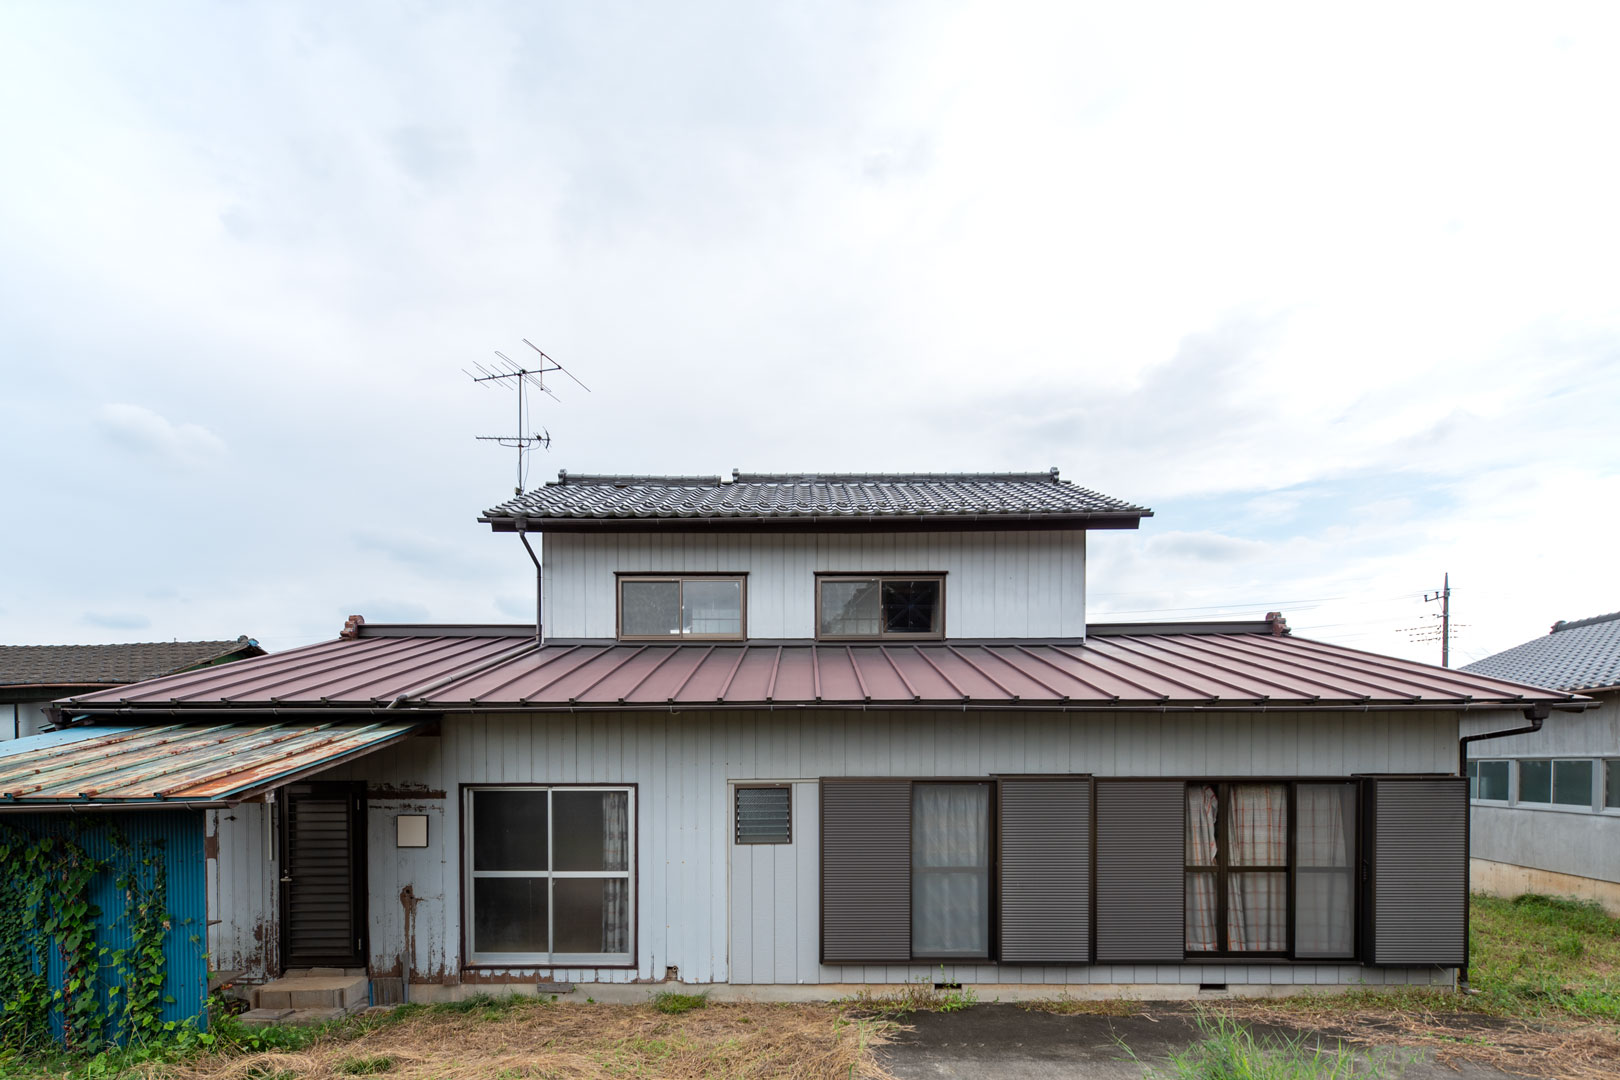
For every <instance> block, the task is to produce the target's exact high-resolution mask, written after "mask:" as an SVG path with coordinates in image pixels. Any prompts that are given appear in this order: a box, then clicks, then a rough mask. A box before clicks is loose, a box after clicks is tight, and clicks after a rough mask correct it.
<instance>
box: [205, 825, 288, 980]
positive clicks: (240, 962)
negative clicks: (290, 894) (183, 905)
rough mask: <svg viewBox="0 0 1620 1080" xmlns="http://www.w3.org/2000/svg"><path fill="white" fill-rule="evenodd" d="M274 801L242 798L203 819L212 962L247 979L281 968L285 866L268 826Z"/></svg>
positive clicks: (260, 977)
mask: <svg viewBox="0 0 1620 1080" xmlns="http://www.w3.org/2000/svg"><path fill="white" fill-rule="evenodd" d="M273 813H274V809H273V807H270V806H267V805H265V804H264V803H242V804H241V805H239V806H235V807H232V808H231V809H229V810H210V811H208V812H207V813H206V814H205V815H204V819H203V836H204V838H205V839H204V846H203V850H204V852H205V854H206V861H207V889H208V966H209V967H210V968H211V969H213V970H214V971H236V972H241V973H242V978H243V979H244V980H246V981H248V982H262V981H264V980H265V979H267V978H270V977H272V976H274V975H275V974H277V973H278V972H279V970H280V968H279V963H280V960H279V952H280V948H281V937H280V916H279V907H278V903H277V896H278V890H279V888H280V880H281V870H280V867H279V866H278V865H277V863H276V855H275V849H274V848H275V845H274V837H273V834H272V833H271V831H270V818H271V815H272V814H273Z"/></svg>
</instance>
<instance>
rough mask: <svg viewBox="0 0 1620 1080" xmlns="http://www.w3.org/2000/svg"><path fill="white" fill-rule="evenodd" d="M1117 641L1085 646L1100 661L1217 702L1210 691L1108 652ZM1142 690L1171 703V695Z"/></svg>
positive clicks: (1150, 689) (1114, 639) (1111, 638)
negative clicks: (1137, 672) (1124, 667)
mask: <svg viewBox="0 0 1620 1080" xmlns="http://www.w3.org/2000/svg"><path fill="white" fill-rule="evenodd" d="M1117 640H1119V639H1118V638H1114V637H1110V638H1107V639H1106V641H1107V644H1106V646H1105V645H1104V644H1103V643H1102V642H1098V643H1097V644H1092V643H1091V642H1090V641H1087V642H1086V644H1085V648H1086V649H1087V650H1088V651H1090V652H1091V653H1092V654H1093V655H1094V656H1096V658H1097V659H1098V660H1107V661H1109V662H1110V663H1114V664H1123V665H1125V666H1126V667H1128V668H1130V669H1131V670H1132V671H1140V672H1141V673H1142V674H1144V675H1147V676H1149V677H1150V678H1156V679H1163V680H1164V681H1165V682H1167V683H1170V684H1171V685H1173V686H1179V687H1181V688H1182V689H1183V690H1185V691H1187V692H1188V693H1189V694H1197V695H1198V696H1199V697H1203V698H1209V700H1211V701H1214V700H1217V697H1216V696H1211V695H1210V693H1209V692H1208V691H1206V690H1200V689H1199V688H1198V687H1196V686H1193V685H1192V684H1191V683H1185V682H1182V681H1181V680H1180V679H1178V678H1176V677H1175V676H1173V675H1165V674H1163V673H1161V672H1156V671H1153V670H1152V669H1150V668H1146V667H1143V666H1142V665H1141V664H1138V663H1137V662H1136V661H1134V660H1127V659H1125V658H1124V657H1123V656H1115V655H1114V654H1113V653H1111V652H1109V651H1108V650H1109V649H1112V648H1113V647H1114V644H1113V643H1114V642H1115V641H1117ZM1052 648H1053V649H1055V650H1057V651H1058V652H1060V653H1064V654H1065V655H1073V654H1072V653H1069V651H1068V650H1067V649H1062V648H1059V647H1058V646H1056V645H1054V646H1052ZM1124 651H1126V652H1130V650H1128V649H1127V650H1124ZM1132 655H1139V654H1135V653H1132ZM1121 678H1124V676H1121ZM1125 681H1126V682H1130V683H1133V684H1134V685H1137V686H1142V684H1141V683H1137V682H1136V680H1134V679H1126V680H1125ZM1142 689H1143V690H1146V691H1147V692H1148V693H1150V694H1153V695H1154V696H1156V697H1158V698H1159V700H1161V701H1169V700H1170V695H1169V694H1164V693H1160V692H1159V691H1157V690H1154V689H1153V688H1151V687H1148V686H1142Z"/></svg>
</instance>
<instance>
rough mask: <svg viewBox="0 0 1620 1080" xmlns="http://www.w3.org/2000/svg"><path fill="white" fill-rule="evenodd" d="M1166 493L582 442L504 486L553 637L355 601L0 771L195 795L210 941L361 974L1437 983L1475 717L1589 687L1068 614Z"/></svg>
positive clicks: (49, 791) (1247, 633)
mask: <svg viewBox="0 0 1620 1080" xmlns="http://www.w3.org/2000/svg"><path fill="white" fill-rule="evenodd" d="M1149 513H1150V511H1148V510H1145V509H1143V508H1140V507H1137V506H1132V505H1130V504H1128V503H1124V502H1121V501H1119V500H1116V499H1111V498H1108V497H1105V496H1102V495H1098V494H1096V493H1095V492H1092V491H1088V490H1086V489H1084V488H1080V487H1077V486H1075V485H1073V484H1070V483H1068V482H1065V481H1062V480H1060V479H1059V477H1058V475H1057V473H1056V470H1052V471H1051V472H1050V473H1033V474H1021V473H1018V474H966V475H959V474H952V475H882V474H877V475H836V476H798V475H763V476H749V475H738V474H734V475H733V479H732V480H731V481H729V482H728V481H722V480H721V479H720V478H718V477H612V476H569V475H566V474H563V475H561V476H560V478H559V480H558V482H557V483H554V484H548V485H546V486H545V487H543V488H541V489H539V490H536V491H533V492H530V493H529V494H527V495H523V496H521V497H519V498H517V499H514V500H512V501H511V502H509V503H506V504H504V505H502V506H500V507H497V508H496V509H494V510H491V511H489V512H488V513H486V514H485V515H484V517H483V518H482V519H481V520H483V521H484V522H486V523H488V524H489V525H490V526H491V527H492V528H493V529H494V530H495V531H496V532H502V533H510V532H517V533H520V534H525V543H527V542H528V541H527V536H526V534H529V533H533V534H536V535H540V534H544V546H543V557H542V558H541V559H540V565H541V572H540V576H541V578H542V580H543V583H544V600H545V607H544V615H545V620H546V621H545V626H544V629H545V634H544V635H543V637H542V636H541V635H539V634H538V633H537V631H538V629H539V628H537V627H535V626H532V625H531V626H517V627H496V626H475V627H442V626H374V625H367V624H365V623H364V621H363V620H361V619H359V618H354V619H351V620H350V624H349V625H348V626H347V627H345V629H344V632H343V633H342V634H341V635H340V637H339V638H338V639H336V640H333V641H327V642H322V643H319V644H315V645H310V646H307V647H304V648H299V649H293V650H289V651H287V652H283V653H278V654H276V655H274V656H268V657H264V658H260V659H257V660H253V661H249V662H247V663H244V664H237V665H232V666H231V667H229V668H227V669H223V670H218V671H206V672H193V673H190V674H186V675H179V676H172V677H169V678H165V679H159V680H156V681H153V682H149V683H142V684H139V685H136V686H130V687H124V688H122V689H117V690H111V691H102V692H97V693H90V694H82V695H78V696H75V697H74V698H72V699H71V700H68V701H64V702H62V703H61V708H62V710H63V715H64V717H65V718H73V719H74V721H75V723H76V724H78V725H79V726H75V727H73V728H71V729H70V730H68V731H65V732H61V733H58V734H57V735H54V736H44V737H42V738H45V739H60V740H69V741H64V742H59V743H56V744H55V745H52V746H50V747H48V748H41V749H40V750H39V751H38V752H37V754H34V755H32V756H31V759H19V758H16V757H13V758H11V759H9V760H10V762H11V764H10V765H9V766H8V759H5V758H0V800H3V801H0V809H5V808H15V809H18V810H30V809H40V808H43V807H49V806H72V807H74V808H75V809H79V810H86V811H88V810H94V809H96V808H98V807H99V808H108V809H111V808H134V807H143V806H144V807H155V806H163V807H170V808H188V809H189V810H190V811H191V812H195V813H196V815H197V817H196V820H197V822H198V826H197V827H198V828H199V829H204V830H206V850H207V852H208V856H207V892H208V905H207V907H208V912H207V918H208V951H209V954H210V955H211V957H212V958H213V965H214V966H215V967H216V968H224V969H231V970H235V971H237V972H240V973H241V974H242V977H243V978H245V979H248V980H259V979H265V978H269V977H272V976H275V975H278V974H281V973H283V972H286V971H288V970H289V969H301V968H307V967H317V966H318V967H322V968H335V969H348V970H352V971H357V972H362V973H363V974H365V975H368V976H369V978H370V979H371V987H370V992H371V993H372V994H373V995H375V996H376V997H377V998H379V999H389V998H395V997H398V996H402V995H404V996H409V997H411V998H414V999H417V1000H426V999H431V998H437V997H447V996H457V995H460V994H462V993H467V992H471V991H472V990H475V989H480V988H488V987H490V986H492V985H510V986H512V987H515V988H519V989H525V990H528V989H533V988H535V987H536V986H539V987H540V988H542V989H544V988H546V987H556V986H557V984H561V983H568V984H586V985H584V986H582V987H581V992H582V993H592V994H594V995H595V996H597V997H598V998H602V997H605V996H608V995H610V994H611V993H612V987H611V986H608V985H606V984H615V983H618V984H630V983H642V984H645V983H685V984H694V985H704V986H708V985H714V984H722V988H721V992H723V993H728V994H739V995H758V996H765V997H775V998H786V997H826V996H829V995H836V994H842V993H846V992H848V987H850V986H851V985H855V984H885V983H904V982H912V981H922V982H928V983H932V982H936V981H946V982H961V983H964V984H972V985H975V986H978V987H980V988H981V992H984V991H988V992H990V993H992V994H995V995H998V996H1003V997H1016V996H1019V995H1035V994H1040V995H1050V994H1052V993H1056V992H1058V990H1059V988H1060V987H1063V986H1074V987H1077V988H1084V990H1083V992H1093V993H1108V992H1130V993H1135V994H1141V995H1157V996H1194V995H1196V994H1198V993H1200V992H1201V991H1211V992H1213V991H1220V990H1225V989H1230V990H1231V991H1233V992H1239V993H1268V992H1273V991H1274V990H1283V989H1287V988H1291V987H1297V986H1301V985H1308V986H1312V987H1316V988H1322V987H1345V986H1359V985H1363V984H1386V983H1398V984H1407V983H1421V984H1441V985H1449V984H1450V983H1452V981H1453V980H1454V978H1455V974H1456V971H1457V969H1458V968H1459V967H1460V966H1461V965H1463V964H1465V963H1466V959H1467V957H1466V942H1467V931H1466V918H1467V908H1466V894H1467V856H1466V850H1467V848H1466V843H1467V840H1466V829H1467V817H1468V815H1467V791H1466V784H1465V781H1464V779H1463V778H1462V777H1461V775H1460V772H1459V755H1458V742H1457V739H1458V735H1457V730H1458V723H1459V720H1460V718H1461V716H1462V715H1463V714H1464V713H1468V714H1477V715H1481V716H1484V717H1486V718H1487V719H1488V720H1489V722H1490V723H1491V724H1493V725H1495V726H1496V727H1500V728H1511V727H1517V726H1522V725H1523V723H1524V719H1523V716H1524V715H1526V714H1534V715H1545V714H1547V713H1548V712H1549V711H1551V710H1557V709H1577V710H1578V709H1581V708H1584V707H1585V706H1586V705H1587V704H1589V702H1587V700H1586V699H1584V698H1581V697H1579V696H1577V695H1573V694H1569V693H1563V692H1556V691H1543V690H1536V689H1531V688H1528V687H1525V686H1521V685H1517V684H1514V683H1511V682H1507V681H1503V680H1500V679H1493V678H1488V677H1485V676H1481V675H1473V674H1467V673H1462V672H1457V671H1448V670H1444V669H1441V668H1435V667H1430V666H1428V665H1424V664H1417V663H1411V662H1408V661H1404V660H1398V659H1392V658H1388V657H1382V656H1376V655H1372V654H1369V653H1363V652H1359V651H1356V650H1354V649H1346V648H1341V647H1338V646H1334V645H1328V644H1324V643H1321V642H1314V641H1307V640H1303V639H1300V638H1297V637H1293V636H1291V635H1289V634H1288V632H1287V628H1286V625H1285V623H1284V622H1283V620H1282V619H1281V617H1280V616H1274V617H1271V618H1268V619H1267V620H1265V621H1256V622H1252V623H1229V624H1174V623H1166V624H1129V625H1126V624H1116V625H1112V626H1109V625H1098V624H1088V621H1087V617H1086V574H1085V560H1086V550H1087V543H1088V533H1089V532H1090V531H1091V530H1097V529H1117V528H1136V527H1138V525H1139V524H1140V521H1141V519H1142V518H1144V517H1146V516H1148V515H1149ZM47 753H48V754H49V760H50V762H51V769H52V770H53V771H50V772H49V773H48V775H46V776H43V777H42V776H40V775H39V774H38V766H39V764H40V762H41V760H43V758H44V756H45V755H46V754H47ZM989 988H994V989H993V990H992V989H989ZM559 989H560V988H559ZM283 992H284V991H283V990H281V989H274V990H272V989H268V988H267V989H266V990H265V991H263V992H262V994H261V998H260V1003H261V1004H266V1003H267V1002H272V1001H274V1002H281V1001H282V1000H283V999H282V998H280V997H276V996H274V995H280V994H282V993H283ZM343 992H344V993H349V991H347V990H345V991H343ZM629 992H631V988H630V987H625V988H624V990H623V991H622V993H629ZM634 992H635V993H637V994H641V993H645V991H644V990H635V991H634ZM362 996H363V995H362ZM287 1000H292V999H291V998H290V997H289V998H287Z"/></svg>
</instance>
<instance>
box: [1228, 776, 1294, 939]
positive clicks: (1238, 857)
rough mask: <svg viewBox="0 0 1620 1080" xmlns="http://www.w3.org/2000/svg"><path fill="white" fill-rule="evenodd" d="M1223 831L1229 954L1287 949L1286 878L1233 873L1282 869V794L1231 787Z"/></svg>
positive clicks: (1276, 788) (1282, 790) (1279, 789)
mask: <svg viewBox="0 0 1620 1080" xmlns="http://www.w3.org/2000/svg"><path fill="white" fill-rule="evenodd" d="M1229 806H1230V815H1229V816H1230V819H1231V820H1230V825H1229V826H1228V828H1227V841H1228V844H1227V853H1226V861H1227V866H1228V868H1229V870H1231V871H1232V872H1231V873H1229V875H1228V878H1227V897H1226V936H1227V939H1228V946H1229V947H1230V948H1231V949H1232V951H1234V952H1282V951H1283V950H1285V949H1287V948H1288V874H1287V873H1286V872H1285V871H1284V872H1277V873H1252V872H1251V873H1237V872H1236V871H1237V870H1238V869H1240V868H1241V867H1245V866H1286V865H1287V863H1288V788H1287V786H1286V785H1283V784H1233V785H1232V793H1231V799H1230V803H1229Z"/></svg>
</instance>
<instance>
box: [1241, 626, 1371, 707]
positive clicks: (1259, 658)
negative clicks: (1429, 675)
mask: <svg viewBox="0 0 1620 1080" xmlns="http://www.w3.org/2000/svg"><path fill="white" fill-rule="evenodd" d="M1221 636H1222V639H1223V640H1222V645H1223V646H1224V647H1225V648H1226V649H1227V650H1228V651H1229V652H1230V653H1231V654H1232V655H1238V654H1242V655H1245V656H1253V657H1254V663H1257V664H1258V663H1261V662H1265V663H1271V664H1280V665H1282V666H1285V667H1288V668H1290V669H1292V670H1296V671H1301V672H1305V674H1303V675H1300V676H1299V678H1300V680H1301V681H1303V682H1308V683H1313V684H1314V685H1317V686H1321V687H1324V688H1326V689H1329V690H1333V691H1334V692H1335V693H1339V694H1346V695H1349V696H1354V695H1353V691H1350V690H1349V689H1348V687H1349V686H1363V687H1366V686H1372V685H1373V684H1372V683H1370V682H1368V681H1367V680H1365V679H1355V678H1340V681H1339V682H1337V683H1333V682H1329V681H1327V680H1328V677H1329V676H1330V675H1332V674H1334V673H1331V672H1323V671H1322V670H1321V669H1320V668H1318V667H1313V666H1311V664H1309V663H1307V662H1306V661H1305V660H1303V659H1301V658H1300V657H1297V656H1292V655H1284V654H1287V653H1289V652H1290V651H1291V650H1289V649H1288V648H1286V647H1284V648H1281V649H1277V650H1269V651H1275V652H1277V653H1278V654H1279V655H1278V656H1276V657H1273V656H1269V655H1266V651H1259V650H1252V649H1251V647H1250V645H1249V643H1248V642H1247V641H1246V640H1244V639H1245V638H1250V637H1255V636H1257V635H1254V634H1232V635H1221ZM1346 670H1354V669H1353V668H1348V667H1347V668H1346ZM1318 696H1320V695H1318Z"/></svg>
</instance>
